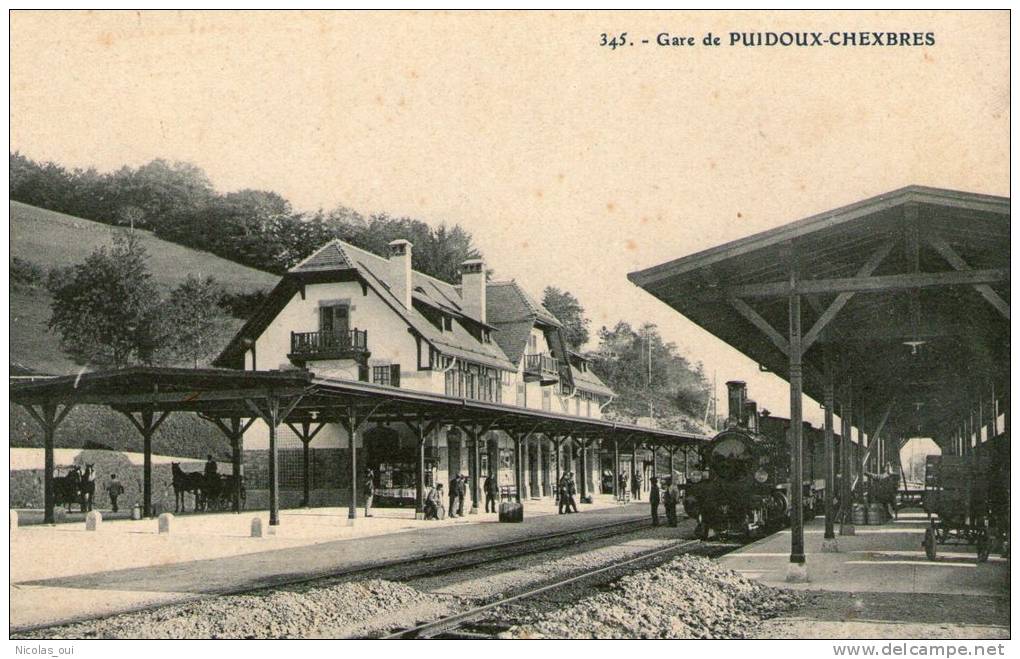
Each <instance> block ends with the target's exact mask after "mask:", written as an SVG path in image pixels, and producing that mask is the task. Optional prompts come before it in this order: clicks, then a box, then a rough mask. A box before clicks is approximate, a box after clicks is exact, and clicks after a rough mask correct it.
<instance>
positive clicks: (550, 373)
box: [524, 353, 560, 386]
mask: <svg viewBox="0 0 1020 659" xmlns="http://www.w3.org/2000/svg"><path fill="white" fill-rule="evenodd" d="M524 381H525V382H535V381H538V382H540V383H541V384H542V386H545V385H547V384H555V383H557V382H559V381H560V363H559V361H558V360H556V359H555V358H554V357H550V356H549V355H547V354H545V353H539V354H535V355H524Z"/></svg>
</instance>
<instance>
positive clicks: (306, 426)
mask: <svg viewBox="0 0 1020 659" xmlns="http://www.w3.org/2000/svg"><path fill="white" fill-rule="evenodd" d="M287 427H288V428H290V430H291V432H293V433H294V434H295V435H297V436H298V439H300V440H301V454H302V455H301V457H302V464H301V480H302V489H303V497H302V499H301V507H302V508H308V507H309V506H311V494H312V478H311V473H310V472H311V469H310V467H311V451H312V448H311V444H312V440H313V439H315V436H316V435H318V434H319V431H320V430H322V429H323V428H325V427H326V424H325V423H319V424H318V425H316V426H315V428H314V429H313V428H312V422H311V421H302V422H301V428H300V429H298V427H297V426H295V425H294V424H293V423H290V422H288V423H287Z"/></svg>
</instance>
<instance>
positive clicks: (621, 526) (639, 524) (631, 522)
mask: <svg viewBox="0 0 1020 659" xmlns="http://www.w3.org/2000/svg"><path fill="white" fill-rule="evenodd" d="M625 527H633V528H632V529H628V528H625ZM644 528H651V524H650V523H648V522H647V521H646V520H644V519H643V518H632V519H628V520H623V521H619V522H613V523H611V524H604V525H600V526H587V527H585V528H579V529H569V530H565V531H557V532H555V533H549V534H546V535H539V536H530V537H527V538H519V539H515V540H505V541H502V542H494V543H490V544H486V545H474V546H470V547H463V548H460V549H453V550H450V551H447V552H443V553H438V552H431V553H430V552H424V553H422V554H419V555H414V556H408V557H403V558H398V559H393V560H389V561H383V562H379V563H368V564H363V565H355V566H352V567H349V568H344V569H341V570H337V571H318V572H312V573H308V574H304V575H301V576H299V577H293V576H287V577H283V578H278V579H272V578H270V579H268V580H265V581H262V582H260V583H259V585H257V586H247V585H246V586H242V587H230V588H221V589H217V590H213V591H208V592H205V593H200V594H197V595H196V596H194V597H188V598H183V599H179V600H173V601H171V602H160V603H155V604H144V605H141V606H137V607H129V608H126V609H123V610H120V611H115V612H112V613H108V614H103V615H86V616H74V617H69V618H62V619H58V620H54V621H50V622H45V623H42V624H36V625H25V626H18V627H14V626H12V627H11V628H10V630H9V631H10V633H11V634H24V633H29V632H34V631H38V630H41V629H49V628H51V627H63V626H66V625H75V624H80V623H87V622H92V621H95V620H102V619H105V618H112V617H113V616H118V615H124V614H129V613H142V612H145V611H153V610H156V609H160V608H163V607H167V606H174V605H178V604H184V603H187V602H197V601H201V600H205V599H212V598H214V597H223V596H227V595H244V594H248V593H256V592H260V591H266V590H270V589H273V588H281V587H285V586H296V585H301V584H307V583H311V582H314V581H325V580H329V579H346V578H348V577H352V576H356V575H359V574H366V573H371V572H376V571H383V570H389V569H394V568H399V567H410V566H413V565H414V564H415V563H419V562H423V561H436V560H447V559H449V558H452V557H457V556H464V555H468V554H473V553H478V552H484V551H490V550H500V549H509V548H511V547H515V546H524V547H527V546H530V545H533V544H536V543H542V542H544V541H546V540H557V539H560V538H567V537H570V536H574V535H581V534H583V533H593V532H599V531H604V530H610V531H614V530H615V532H610V533H602V534H600V535H599V536H598V537H595V538H591V540H601V539H603V538H611V537H613V536H614V535H622V534H624V533H628V532H630V531H631V530H634V531H639V530H642V529H644ZM568 544H569V543H560V544H554V545H552V546H543V547H538V548H535V549H533V550H531V551H524V552H522V553H518V554H515V555H514V557H520V556H527V555H528V554H535V553H541V552H544V551H552V550H555V549H559V548H562V547H565V546H567V545H568ZM507 558H508V557H507V556H506V555H505V554H504V555H497V556H490V557H487V558H480V559H476V560H472V561H468V562H466V563H458V564H457V565H453V566H450V567H448V568H441V569H440V570H435V569H430V570H420V571H418V572H416V573H414V574H411V575H409V576H406V577H401V578H400V580H407V579H415V578H419V577H423V576H433V575H437V574H444V573H447V572H451V571H453V570H460V569H464V568H472V567H478V566H481V565H486V564H488V563H496V562H499V561H504V560H507Z"/></svg>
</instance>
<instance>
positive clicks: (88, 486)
mask: <svg viewBox="0 0 1020 659" xmlns="http://www.w3.org/2000/svg"><path fill="white" fill-rule="evenodd" d="M79 487H80V489H79V491H80V493H81V498H80V503H81V511H82V512H83V513H86V512H91V511H92V504H94V503H95V500H96V469H95V465H94V464H86V465H85V472H84V473H83V474H82V475H81V485H80V486H79Z"/></svg>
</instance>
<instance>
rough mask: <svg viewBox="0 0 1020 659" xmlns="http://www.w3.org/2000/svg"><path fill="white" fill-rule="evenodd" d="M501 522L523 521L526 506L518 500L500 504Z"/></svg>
mask: <svg viewBox="0 0 1020 659" xmlns="http://www.w3.org/2000/svg"><path fill="white" fill-rule="evenodd" d="M499 521H500V522H511V523H512V522H523V521H524V506H523V505H521V504H519V503H517V502H516V501H504V502H502V503H500V504H499Z"/></svg>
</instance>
